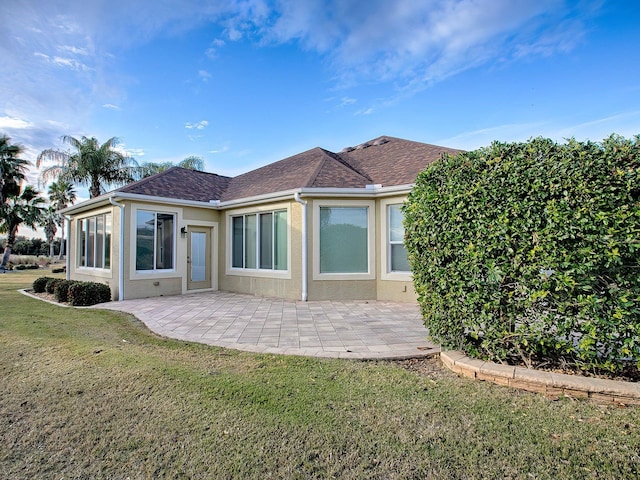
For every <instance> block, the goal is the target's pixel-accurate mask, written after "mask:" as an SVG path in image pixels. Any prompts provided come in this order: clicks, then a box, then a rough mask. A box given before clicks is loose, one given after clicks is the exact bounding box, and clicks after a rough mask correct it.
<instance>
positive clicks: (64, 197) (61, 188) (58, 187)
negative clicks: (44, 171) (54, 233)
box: [47, 179, 76, 260]
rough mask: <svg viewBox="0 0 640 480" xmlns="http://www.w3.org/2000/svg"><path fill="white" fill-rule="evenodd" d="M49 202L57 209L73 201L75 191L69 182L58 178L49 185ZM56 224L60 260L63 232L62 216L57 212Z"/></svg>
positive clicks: (63, 245) (62, 251)
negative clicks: (59, 233) (58, 233)
mask: <svg viewBox="0 0 640 480" xmlns="http://www.w3.org/2000/svg"><path fill="white" fill-rule="evenodd" d="M47 193H48V194H49V203H50V204H51V205H52V206H53V208H54V209H55V210H56V211H58V210H62V209H63V208H67V207H68V206H69V204H71V203H73V202H75V200H76V192H75V190H74V189H73V185H71V183H69V182H67V181H65V180H62V179H58V180H56V181H55V182H53V183H52V184H51V185H49V191H48V192H47ZM57 224H58V225H59V226H60V231H61V235H60V254H59V256H58V258H59V259H60V260H62V258H63V256H64V252H65V232H64V216H63V215H61V214H58V222H57Z"/></svg>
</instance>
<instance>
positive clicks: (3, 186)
mask: <svg viewBox="0 0 640 480" xmlns="http://www.w3.org/2000/svg"><path fill="white" fill-rule="evenodd" d="M10 142H11V139H10V138H9V137H7V136H6V135H2V136H0V205H2V204H4V202H5V200H6V198H7V197H9V196H10V195H17V194H19V193H20V184H21V183H22V181H23V180H24V178H25V171H26V169H27V166H28V165H29V162H28V161H26V160H23V159H21V158H19V156H20V154H22V147H21V146H19V145H11V143H10Z"/></svg>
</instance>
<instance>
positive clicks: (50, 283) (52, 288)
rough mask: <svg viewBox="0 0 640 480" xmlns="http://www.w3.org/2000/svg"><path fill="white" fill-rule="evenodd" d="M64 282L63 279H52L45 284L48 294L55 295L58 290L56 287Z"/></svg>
mask: <svg viewBox="0 0 640 480" xmlns="http://www.w3.org/2000/svg"><path fill="white" fill-rule="evenodd" d="M61 281H62V279H61V278H50V279H49V280H48V281H47V283H46V284H45V287H44V290H45V292H47V293H51V294H53V293H54V292H55V290H56V285H57V284H58V283H60V282H61Z"/></svg>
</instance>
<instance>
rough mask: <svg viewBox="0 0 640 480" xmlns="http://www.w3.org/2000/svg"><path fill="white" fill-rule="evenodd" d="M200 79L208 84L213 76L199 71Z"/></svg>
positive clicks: (204, 71)
mask: <svg viewBox="0 0 640 480" xmlns="http://www.w3.org/2000/svg"><path fill="white" fill-rule="evenodd" d="M198 77H200V79H201V80H202V81H203V82H208V81H209V79H210V78H211V74H210V73H209V72H207V71H206V70H199V71H198Z"/></svg>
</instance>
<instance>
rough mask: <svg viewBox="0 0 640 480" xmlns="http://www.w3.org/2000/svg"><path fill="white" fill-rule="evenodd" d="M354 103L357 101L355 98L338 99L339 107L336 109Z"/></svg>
mask: <svg viewBox="0 0 640 480" xmlns="http://www.w3.org/2000/svg"><path fill="white" fill-rule="evenodd" d="M356 102H357V100H356V99H355V98H350V97H342V98H341V99H340V105H338V107H346V106H347V105H353V104H354V103H356Z"/></svg>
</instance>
